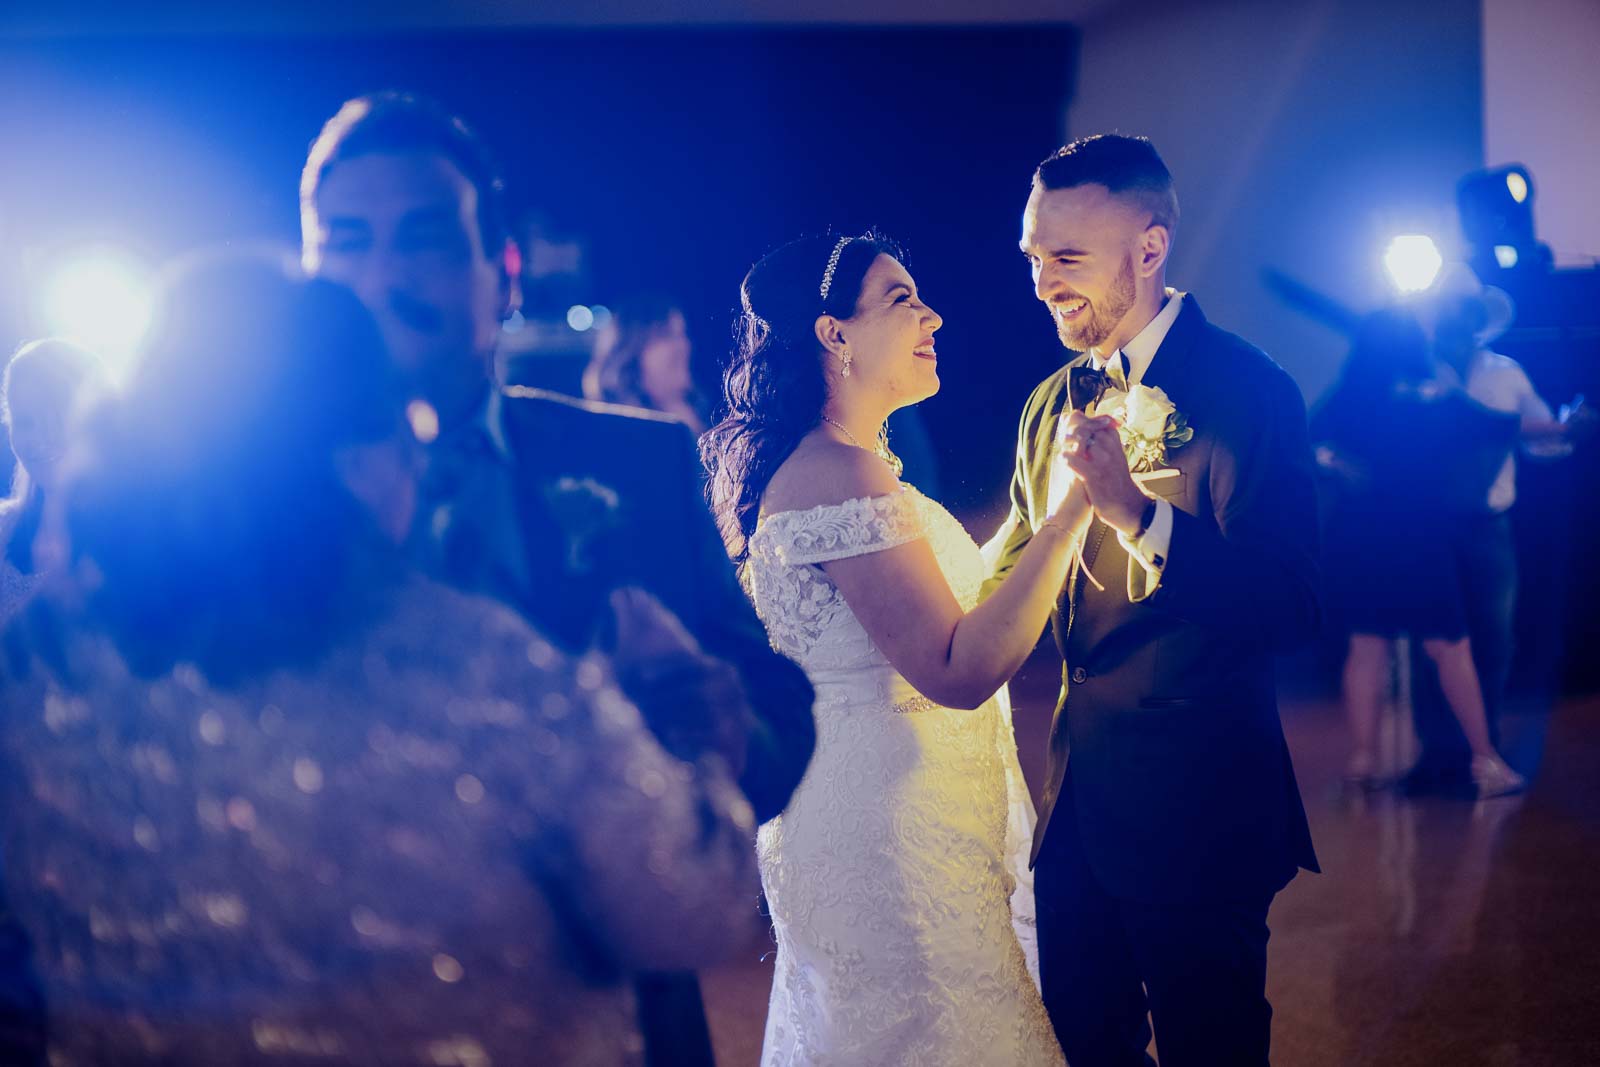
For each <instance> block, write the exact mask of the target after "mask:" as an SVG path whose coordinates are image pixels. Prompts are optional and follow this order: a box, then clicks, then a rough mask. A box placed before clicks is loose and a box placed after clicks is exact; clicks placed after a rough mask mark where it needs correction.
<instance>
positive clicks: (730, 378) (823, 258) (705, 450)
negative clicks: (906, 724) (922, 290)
mask: <svg viewBox="0 0 1600 1067" xmlns="http://www.w3.org/2000/svg"><path fill="white" fill-rule="evenodd" d="M840 241H841V238H840V237H838V236H823V237H802V238H800V239H799V240H798V241H791V242H789V243H788V244H786V245H783V246H782V247H780V248H777V249H775V250H773V251H772V252H769V253H768V254H767V255H765V256H763V257H762V259H761V260H760V262H758V263H757V264H756V265H755V266H753V267H751V268H750V272H749V273H748V274H746V275H745V276H744V283H743V284H742V285H741V286H740V287H739V304H740V308H741V311H740V314H739V316H738V318H737V320H736V321H735V324H734V349H733V358H732V360H731V361H730V362H729V364H728V368H727V370H726V371H725V372H724V374H723V378H722V383H723V400H724V402H725V404H726V408H725V410H724V412H723V417H722V421H720V422H718V423H717V424H716V425H715V426H713V427H712V428H711V429H710V430H708V431H707V432H706V433H705V435H704V436H702V437H701V438H700V458H701V460H702V462H704V463H705V465H706V470H708V471H709V472H710V475H711V478H710V484H709V487H708V490H707V492H708V495H709V496H710V499H711V510H712V513H713V514H714V515H715V516H716V519H717V528H718V529H719V530H720V531H721V533H722V540H723V543H724V544H725V545H726V546H727V549H728V555H729V556H730V557H732V559H733V561H734V563H735V564H739V565H741V566H742V565H743V564H744V562H745V560H746V559H748V558H749V555H750V535H751V534H753V533H754V532H755V528H756V519H757V517H758V515H759V514H760V510H761V496H762V494H763V493H765V492H766V489H767V483H768V482H770V481H771V480H772V475H773V473H774V472H775V471H777V469H778V467H779V466H781V465H782V463H783V461H784V460H786V459H788V458H789V455H790V454H791V453H792V452H793V451H794V450H795V447H796V446H797V445H799V443H800V439H801V438H803V437H804V436H805V435H806V434H808V433H810V432H811V431H812V430H814V429H816V427H817V425H818V424H819V423H820V422H821V421H822V408H823V405H824V403H826V401H827V399H828V386H827V378H826V376H825V375H824V374H823V370H822V357H823V349H822V343H821V342H820V341H818V340H817V335H816V321H817V319H818V317H819V316H822V315H833V316H834V317H836V318H840V319H848V318H850V317H851V316H853V315H854V314H855V309H856V302H857V301H858V300H859V299H860V297H861V283H862V280H863V279H864V278H865V277H866V274H867V268H869V267H870V266H872V261H873V260H875V259H876V258H877V257H878V256H879V255H889V256H893V257H895V258H896V259H898V260H901V261H902V262H904V260H905V256H904V254H903V253H902V251H901V249H900V246H899V245H897V244H896V243H895V242H893V241H892V240H890V239H889V238H887V237H885V236H883V235H882V234H879V233H876V232H872V231H869V232H867V233H864V234H862V235H861V236H859V237H851V238H848V239H845V244H844V245H843V247H842V248H840V249H839V257H838V262H837V263H836V264H835V265H834V268H833V277H832V282H831V284H830V285H829V287H828V294H827V296H826V297H824V296H823V295H822V279H823V276H824V274H825V273H826V272H827V270H828V264H829V261H830V259H831V258H832V256H833V253H834V249H835V248H836V247H837V246H839V242H840Z"/></svg>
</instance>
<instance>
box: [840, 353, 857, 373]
mask: <svg viewBox="0 0 1600 1067" xmlns="http://www.w3.org/2000/svg"><path fill="white" fill-rule="evenodd" d="M839 358H840V360H841V361H843V363H844V366H842V367H840V368H839V377H841V378H848V377H850V364H851V363H852V362H853V361H854V358H855V357H853V356H851V355H850V350H849V349H848V348H847V349H845V350H844V355H842V356H840V357H839Z"/></svg>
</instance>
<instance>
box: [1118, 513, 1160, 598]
mask: <svg viewBox="0 0 1600 1067" xmlns="http://www.w3.org/2000/svg"><path fill="white" fill-rule="evenodd" d="M1117 540H1118V541H1120V542H1121V543H1122V547H1123V550H1124V551H1126V552H1127V553H1128V600H1129V601H1130V602H1131V603H1135V604H1137V603H1138V602H1139V601H1141V600H1144V599H1145V598H1147V597H1149V596H1150V595H1151V594H1153V593H1154V592H1155V591H1156V590H1157V589H1158V588H1160V586H1161V573H1162V572H1163V571H1164V570H1166V568H1167V550H1168V549H1170V548H1171V547H1172V505H1171V504H1170V503H1169V502H1167V501H1165V500H1159V499H1158V500H1157V501H1156V513H1155V517H1154V518H1152V519H1151V520H1150V525H1149V526H1147V527H1145V531H1144V533H1143V534H1141V535H1140V537H1139V539H1138V540H1137V541H1134V540H1130V539H1129V537H1128V536H1127V535H1126V534H1124V533H1123V532H1122V531H1120V530H1119V531H1117Z"/></svg>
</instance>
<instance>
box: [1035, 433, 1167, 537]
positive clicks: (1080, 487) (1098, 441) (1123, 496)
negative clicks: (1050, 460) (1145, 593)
mask: <svg viewBox="0 0 1600 1067" xmlns="http://www.w3.org/2000/svg"><path fill="white" fill-rule="evenodd" d="M1060 444H1061V452H1060V459H1061V461H1062V462H1064V463H1065V464H1066V465H1067V469H1068V470H1070V471H1071V472H1072V476H1073V477H1072V488H1071V489H1070V490H1068V492H1067V495H1066V499H1065V500H1063V501H1062V503H1061V506H1060V507H1059V508H1058V509H1057V510H1056V512H1055V514H1052V515H1051V516H1050V519H1052V520H1053V519H1056V518H1057V516H1061V517H1062V519H1063V520H1064V521H1063V523H1062V524H1063V525H1066V526H1069V527H1071V526H1075V525H1077V521H1078V516H1077V514H1076V510H1075V509H1081V508H1084V507H1085V506H1087V507H1088V508H1092V509H1093V511H1094V513H1095V515H1096V516H1097V517H1098V518H1099V519H1100V521H1101V522H1103V523H1105V524H1106V525H1107V526H1109V527H1111V528H1112V529H1113V530H1117V531H1118V532H1120V533H1123V534H1127V535H1128V536H1130V537H1131V536H1133V535H1134V534H1136V533H1138V531H1139V526H1140V519H1141V518H1142V517H1143V515H1144V509H1145V505H1146V503H1148V500H1149V498H1148V497H1146V496H1145V494H1144V492H1143V491H1142V490H1141V489H1140V488H1139V486H1138V485H1136V484H1135V483H1134V480H1133V474H1132V472H1131V471H1130V470H1129V469H1128V456H1127V453H1125V452H1124V451H1123V450H1122V436H1121V434H1119V433H1118V432H1117V420H1116V419H1113V418H1112V417H1111V416H1109V415H1086V414H1084V413H1083V412H1081V411H1074V412H1071V413H1070V414H1068V415H1067V424H1066V432H1065V433H1064V434H1063V435H1062V437H1061V441H1060ZM1047 521H1049V520H1047Z"/></svg>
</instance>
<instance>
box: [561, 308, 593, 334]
mask: <svg viewBox="0 0 1600 1067" xmlns="http://www.w3.org/2000/svg"><path fill="white" fill-rule="evenodd" d="M567 325H568V326H571V327H572V328H573V329H574V330H577V331H578V332H579V333H582V332H583V331H585V330H587V329H589V328H590V327H591V326H593V325H594V312H592V311H590V310H589V309H588V308H587V307H584V306H583V305H582V304H573V305H572V306H571V307H569V308H568V309H567Z"/></svg>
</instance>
